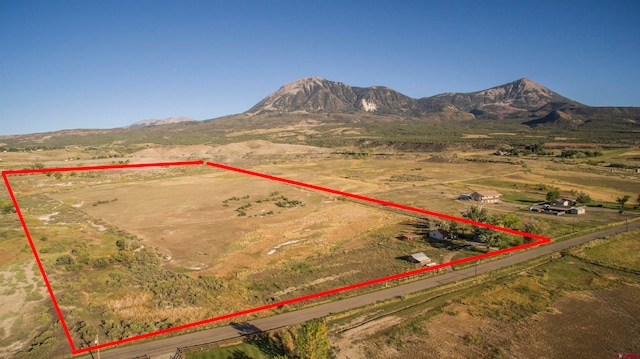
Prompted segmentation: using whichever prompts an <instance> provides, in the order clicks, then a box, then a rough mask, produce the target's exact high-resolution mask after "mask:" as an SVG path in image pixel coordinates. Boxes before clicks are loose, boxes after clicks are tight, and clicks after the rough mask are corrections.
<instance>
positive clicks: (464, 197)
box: [458, 193, 473, 201]
mask: <svg viewBox="0 0 640 359" xmlns="http://www.w3.org/2000/svg"><path fill="white" fill-rule="evenodd" d="M458 199H459V200H461V201H471V200H472V199H473V197H471V195H470V194H467V193H463V194H461V195H459V196H458Z"/></svg>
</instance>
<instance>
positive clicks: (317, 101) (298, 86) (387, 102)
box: [247, 77, 418, 114]
mask: <svg viewBox="0 0 640 359" xmlns="http://www.w3.org/2000/svg"><path fill="white" fill-rule="evenodd" d="M417 108H418V103H417V100H415V99H412V98H410V97H408V96H405V95H403V94H401V93H399V92H396V91H394V90H392V89H390V88H387V87H378V86H376V87H367V88H362V87H352V86H349V85H346V84H343V83H341V82H334V81H328V80H325V79H322V78H319V77H310V78H304V79H301V80H298V81H295V82H291V83H289V84H286V85H284V86H282V87H281V88H280V89H278V90H277V91H276V92H274V93H272V94H271V95H269V96H267V97H266V98H264V99H263V100H262V101H260V102H259V103H257V104H256V105H255V106H253V107H252V108H251V109H249V111H247V113H249V114H258V113H262V112H266V111H276V112H296V111H304V112H309V113H354V112H374V113H379V114H401V113H412V114H413V113H414V112H416V110H417ZM416 114H417V113H416Z"/></svg>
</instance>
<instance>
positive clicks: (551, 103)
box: [419, 78, 583, 119]
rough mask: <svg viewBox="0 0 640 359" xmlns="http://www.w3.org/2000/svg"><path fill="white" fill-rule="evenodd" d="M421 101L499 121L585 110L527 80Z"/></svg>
mask: <svg viewBox="0 0 640 359" xmlns="http://www.w3.org/2000/svg"><path fill="white" fill-rule="evenodd" d="M419 101H420V103H421V104H422V105H423V106H424V107H426V108H429V109H431V110H437V109H438V108H439V107H442V106H443V105H445V106H455V108H456V109H457V110H460V111H465V112H469V113H471V114H473V115H474V116H476V117H479V118H482V117H492V118H497V119H501V118H507V117H518V116H517V115H521V116H522V115H524V116H536V115H539V112H543V115H546V114H547V113H549V112H550V111H553V110H556V109H558V108H561V107H565V106H568V105H573V106H583V105H582V104H580V103H578V102H576V101H573V100H571V99H568V98H566V97H564V96H561V95H560V94H558V93H556V92H553V91H551V90H549V89H548V88H546V87H544V86H542V85H540V84H538V83H536V82H533V81H531V80H529V79H526V78H523V79H520V80H517V81H514V82H510V83H508V84H504V85H500V86H496V87H492V88H490V89H487V90H482V91H477V92H469V93H455V92H453V93H445V94H441V95H436V96H433V97H426V98H422V99H420V100H419ZM514 115H516V116H514Z"/></svg>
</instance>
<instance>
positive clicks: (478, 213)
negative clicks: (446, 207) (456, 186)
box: [462, 206, 490, 239]
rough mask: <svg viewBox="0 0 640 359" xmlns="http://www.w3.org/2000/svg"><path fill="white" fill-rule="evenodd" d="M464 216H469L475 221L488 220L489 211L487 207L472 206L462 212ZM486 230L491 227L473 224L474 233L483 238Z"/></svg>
mask: <svg viewBox="0 0 640 359" xmlns="http://www.w3.org/2000/svg"><path fill="white" fill-rule="evenodd" d="M462 217H464V218H468V219H470V220H472V221H475V222H486V221H487V220H488V219H489V212H487V209H486V208H482V207H476V206H471V208H470V209H469V210H468V211H467V212H463V213H462ZM486 230H489V229H487V228H484V227H479V226H473V235H474V236H476V237H478V238H480V239H482V238H481V237H482V235H483V233H484V232H485V231H486ZM489 231H490V230H489Z"/></svg>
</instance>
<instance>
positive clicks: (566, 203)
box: [548, 198, 576, 208]
mask: <svg viewBox="0 0 640 359" xmlns="http://www.w3.org/2000/svg"><path fill="white" fill-rule="evenodd" d="M548 204H549V205H550V206H552V207H568V208H570V207H573V206H575V205H576V202H575V201H573V200H570V199H567V198H563V199H556V200H554V201H551V202H549V203H548Z"/></svg>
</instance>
